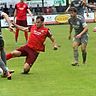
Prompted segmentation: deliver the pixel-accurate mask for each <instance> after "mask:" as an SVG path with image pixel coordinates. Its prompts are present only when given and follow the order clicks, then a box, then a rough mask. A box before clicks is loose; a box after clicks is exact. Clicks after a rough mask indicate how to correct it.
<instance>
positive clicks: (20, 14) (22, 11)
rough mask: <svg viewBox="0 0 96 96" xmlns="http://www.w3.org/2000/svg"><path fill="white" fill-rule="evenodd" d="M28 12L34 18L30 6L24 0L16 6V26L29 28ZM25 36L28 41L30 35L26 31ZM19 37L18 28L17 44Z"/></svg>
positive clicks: (17, 30) (17, 31)
mask: <svg viewBox="0 0 96 96" xmlns="http://www.w3.org/2000/svg"><path fill="white" fill-rule="evenodd" d="M27 12H28V13H29V14H30V16H32V13H31V11H30V9H29V8H28V5H27V4H26V3H25V2H24V0H20V2H19V3H17V4H16V5H15V11H14V20H15V18H16V24H18V25H20V26H24V27H27ZM24 34H25V38H26V41H27V40H28V33H27V32H26V31H25V32H24ZM18 35H19V29H18V28H16V33H15V41H16V42H17V39H18Z"/></svg>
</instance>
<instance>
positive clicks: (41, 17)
mask: <svg viewBox="0 0 96 96" xmlns="http://www.w3.org/2000/svg"><path fill="white" fill-rule="evenodd" d="M36 19H40V20H41V21H42V22H44V17H43V16H37V17H36Z"/></svg>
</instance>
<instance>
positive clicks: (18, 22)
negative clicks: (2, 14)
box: [16, 20, 27, 27]
mask: <svg viewBox="0 0 96 96" xmlns="http://www.w3.org/2000/svg"><path fill="white" fill-rule="evenodd" d="M16 24H18V25H20V26H23V27H27V20H16Z"/></svg>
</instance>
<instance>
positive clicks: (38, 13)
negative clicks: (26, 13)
mask: <svg viewBox="0 0 96 96" xmlns="http://www.w3.org/2000/svg"><path fill="white" fill-rule="evenodd" d="M35 12H36V15H41V12H42V9H41V8H40V7H39V4H37V7H36V10H35Z"/></svg>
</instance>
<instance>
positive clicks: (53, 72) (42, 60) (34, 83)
mask: <svg viewBox="0 0 96 96" xmlns="http://www.w3.org/2000/svg"><path fill="white" fill-rule="evenodd" d="M88 25H89V36H90V37H89V43H88V47H87V51H88V56H87V63H86V65H83V64H82V58H81V52H80V50H79V63H80V66H76V67H74V66H71V63H72V61H73V51H72V41H71V40H68V30H69V27H68V25H53V26H52V25H51V26H47V27H49V28H50V29H51V31H52V33H53V35H54V36H55V38H56V40H57V42H58V44H59V45H60V46H61V47H60V48H59V50H56V51H54V50H53V49H52V45H51V43H50V41H49V39H47V42H46V52H45V53H41V54H40V55H39V57H38V59H37V61H36V62H35V63H34V65H33V67H32V68H31V71H30V73H29V74H28V75H22V74H20V73H21V71H22V69H23V63H24V57H23V58H15V59H11V60H9V61H7V63H8V66H9V68H10V69H14V70H15V73H14V74H13V76H12V80H10V81H9V80H6V78H5V79H4V78H0V96H96V60H95V58H96V57H95V55H96V33H95V32H92V31H93V28H94V27H95V25H96V24H94V23H90V24H88ZM3 36H4V39H5V50H6V52H10V51H12V50H14V49H15V48H16V47H19V46H21V45H23V44H25V43H26V42H25V38H24V34H23V32H20V35H19V40H18V44H17V45H16V44H15V40H14V34H13V33H10V32H9V31H8V30H5V29H3Z"/></svg>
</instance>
